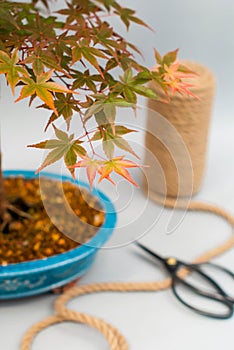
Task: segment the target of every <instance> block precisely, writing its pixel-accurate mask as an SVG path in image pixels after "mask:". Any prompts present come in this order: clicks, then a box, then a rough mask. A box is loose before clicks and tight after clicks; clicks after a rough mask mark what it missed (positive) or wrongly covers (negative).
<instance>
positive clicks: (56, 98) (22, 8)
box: [0, 0, 192, 223]
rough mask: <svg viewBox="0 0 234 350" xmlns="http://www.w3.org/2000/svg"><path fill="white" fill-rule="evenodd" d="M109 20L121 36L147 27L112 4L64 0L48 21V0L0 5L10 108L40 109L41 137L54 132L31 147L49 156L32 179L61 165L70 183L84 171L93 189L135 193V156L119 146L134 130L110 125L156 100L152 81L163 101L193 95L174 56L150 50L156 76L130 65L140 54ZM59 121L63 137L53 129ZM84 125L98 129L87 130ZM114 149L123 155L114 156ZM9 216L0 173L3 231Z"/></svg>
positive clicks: (1, 69)
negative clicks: (120, 114) (120, 112)
mask: <svg viewBox="0 0 234 350" xmlns="http://www.w3.org/2000/svg"><path fill="white" fill-rule="evenodd" d="M111 15H115V16H117V17H119V19H120V20H121V21H122V22H123V25H125V27H126V29H129V27H130V24H131V23H132V22H134V23H137V24H138V25H141V26H145V27H147V25H146V24H145V23H144V22H143V21H142V20H141V19H139V18H138V17H136V15H135V11H133V10H131V9H129V8H125V7H122V6H120V5H119V4H118V2H116V1H115V0H92V1H91V0H68V1H67V2H66V3H65V4H64V7H63V8H61V9H60V10H59V11H57V12H56V13H53V14H51V12H50V9H49V1H47V0H42V3H41V4H38V0H31V1H29V2H28V3H21V2H13V1H8V0H0V74H3V75H4V76H5V78H6V81H7V83H8V86H9V87H10V89H11V91H12V94H15V90H17V98H16V100H15V101H16V102H18V101H20V100H23V99H28V102H29V106H30V105H31V104H32V103H33V102H35V101H36V102H38V103H39V105H38V108H43V109H46V110H48V123H47V124H46V125H45V131H46V130H47V129H48V128H51V127H52V128H54V132H55V138H54V139H48V140H43V141H40V142H38V143H36V144H34V145H30V147H36V148H41V149H47V150H49V153H48V155H47V156H46V158H45V159H44V161H43V163H42V164H41V166H40V167H39V169H38V171H40V170H42V169H44V168H45V167H47V166H48V165H50V164H52V163H54V162H56V161H58V160H59V159H61V158H64V161H65V164H66V166H67V167H68V169H69V171H70V172H71V174H72V175H73V176H74V171H75V168H81V167H83V168H86V169H87V177H88V180H89V182H90V186H92V184H93V181H94V178H95V176H96V175H99V176H100V178H99V181H101V180H103V179H104V178H106V179H108V180H110V181H112V179H111V177H110V175H111V173H112V172H115V173H117V174H119V175H121V176H123V177H124V178H125V179H127V180H128V181H130V182H131V183H133V184H134V185H136V183H135V182H134V181H133V179H132V178H131V176H130V174H129V172H128V171H127V168H132V167H139V166H140V165H138V164H137V163H135V162H133V161H132V160H128V159H127V158H126V154H127V153H129V152H130V153H132V154H134V155H135V156H136V157H137V155H136V154H135V152H134V150H133V149H132V148H131V146H130V145H129V144H128V142H127V141H126V140H125V138H124V137H125V135H127V134H128V133H131V132H133V131H134V130H131V129H129V128H127V127H126V126H125V125H116V110H117V108H119V107H121V108H131V109H133V111H134V110H135V107H136V104H137V98H138V96H139V95H141V96H145V97H147V98H158V96H157V95H156V93H155V92H154V91H153V90H151V89H150V88H149V87H147V83H148V82H150V81H154V82H156V83H157V84H158V85H159V86H160V87H161V89H162V90H163V91H164V92H165V96H169V91H171V92H172V93H176V92H179V93H185V94H188V95H192V93H191V92H190V91H189V87H190V85H189V84H187V83H185V82H183V80H182V79H183V78H184V77H185V76H186V75H187V74H189V73H191V72H190V71H189V70H188V69H186V67H184V66H182V65H181V64H179V63H177V62H176V59H177V52H178V50H175V51H172V52H169V53H167V54H166V55H164V56H161V55H160V54H159V53H158V52H157V51H156V50H155V59H156V63H157V69H155V70H149V69H148V68H147V67H144V66H143V65H141V64H139V63H138V62H137V60H136V59H135V55H138V54H140V52H139V50H138V49H137V48H136V47H135V46H134V45H133V44H132V43H129V42H128V41H127V40H125V39H124V38H123V37H122V36H121V35H120V34H118V33H117V32H116V31H115V30H114V28H113V27H112V26H111V24H110V23H108V16H111ZM16 87H17V89H16ZM168 98H169V97H168ZM34 100H35V101H34ZM61 118H63V119H64V121H65V122H66V125H67V130H66V131H64V130H60V129H59V128H58V127H56V122H57V121H58V120H59V119H61ZM72 118H79V120H80V122H81V125H82V129H83V134H82V135H81V136H79V137H75V135H74V134H73V133H71V131H70V122H71V120H72ZM90 120H94V121H95V125H96V127H95V128H93V127H92V129H91V130H90V129H89V123H90ZM84 141H88V142H86V143H85V144H86V146H84ZM96 141H99V142H102V147H103V150H104V154H105V158H103V156H102V155H98V154H97V153H96V152H95V150H94V146H93V144H94V142H96ZM116 148H117V149H119V150H121V153H120V155H118V156H116V155H114V151H115V149H116ZM112 182H113V181H112ZM8 208H9V204H8V203H7V200H6V197H5V194H4V186H3V178H2V174H1V173H0V221H1V222H2V223H5V222H7V220H8V219H9V213H8Z"/></svg>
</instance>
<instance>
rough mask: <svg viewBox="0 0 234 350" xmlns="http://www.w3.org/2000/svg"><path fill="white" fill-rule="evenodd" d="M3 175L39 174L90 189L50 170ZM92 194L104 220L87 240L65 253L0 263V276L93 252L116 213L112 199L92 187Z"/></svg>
mask: <svg viewBox="0 0 234 350" xmlns="http://www.w3.org/2000/svg"><path fill="white" fill-rule="evenodd" d="M3 175H4V177H10V176H20V175H22V176H24V177H25V178H26V179H30V178H37V177H39V176H45V177H48V178H50V179H52V180H61V179H62V181H70V182H71V183H73V184H76V185H78V186H79V187H84V188H85V189H88V190H89V191H90V187H89V185H88V184H87V183H85V182H83V181H78V180H74V179H73V178H72V177H71V176H68V175H63V174H60V175H59V174H54V173H50V172H40V173H39V174H35V171H34V170H18V169H17V170H5V171H3ZM90 193H91V194H92V195H94V196H95V197H97V198H98V200H99V201H100V203H101V205H102V207H103V210H104V212H105V221H104V223H103V225H102V226H101V227H100V229H99V230H98V231H97V233H96V234H95V235H94V236H93V237H92V238H91V239H90V240H89V241H88V242H87V244H82V245H81V246H79V247H77V248H74V249H71V250H69V251H67V252H65V253H61V254H57V255H53V256H51V257H48V258H43V259H37V260H32V261H25V262H19V263H12V264H9V265H6V266H3V265H0V277H6V276H10V275H14V276H16V275H25V274H28V273H29V272H30V271H33V270H36V271H37V272H40V271H45V270H50V269H53V268H54V267H55V266H56V268H57V267H60V266H63V265H67V264H70V263H72V262H75V261H78V260H82V259H84V258H86V257H87V256H89V255H92V254H95V253H96V251H97V250H98V249H100V247H101V246H102V245H103V244H104V243H105V242H106V241H107V240H108V238H109V237H110V235H111V234H112V231H113V229H114V227H115V225H116V221H117V214H116V210H115V207H114V205H113V203H112V201H111V200H110V199H109V198H108V197H107V196H106V195H105V194H104V193H103V192H102V191H100V190H98V189H92V191H90Z"/></svg>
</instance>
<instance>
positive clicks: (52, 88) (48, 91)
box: [15, 70, 76, 115]
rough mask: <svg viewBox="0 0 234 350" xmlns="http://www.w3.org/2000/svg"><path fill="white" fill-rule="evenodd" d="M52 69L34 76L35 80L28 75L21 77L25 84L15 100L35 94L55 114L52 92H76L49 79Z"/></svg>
mask: <svg viewBox="0 0 234 350" xmlns="http://www.w3.org/2000/svg"><path fill="white" fill-rule="evenodd" d="M53 72H54V71H53V70H51V71H49V72H46V73H42V74H40V75H38V76H37V77H36V81H35V80H33V79H32V78H30V77H23V78H21V79H20V80H21V81H22V82H23V83H24V84H25V85H24V86H23V88H22V90H21V92H20V96H19V98H17V100H16V101H15V102H18V101H20V100H22V99H24V98H27V97H29V96H33V95H37V96H38V97H39V98H40V99H41V100H42V101H43V102H44V103H45V104H46V105H47V106H48V107H49V108H50V109H52V110H53V111H54V113H55V114H56V115H58V112H57V110H56V108H55V105H54V96H53V94H52V92H67V93H70V94H71V93H76V92H74V91H72V90H69V89H67V88H65V87H64V86H62V85H59V84H56V83H54V82H53V81H49V80H50V79H51V76H52V74H53Z"/></svg>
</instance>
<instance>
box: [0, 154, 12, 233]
mask: <svg viewBox="0 0 234 350" xmlns="http://www.w3.org/2000/svg"><path fill="white" fill-rule="evenodd" d="M10 219H11V215H10V214H9V212H8V201H7V198H6V194H5V190H4V183H3V174H2V154H1V152H0V230H1V231H3V230H4V228H5V226H6V225H7V223H8V222H9V221H10Z"/></svg>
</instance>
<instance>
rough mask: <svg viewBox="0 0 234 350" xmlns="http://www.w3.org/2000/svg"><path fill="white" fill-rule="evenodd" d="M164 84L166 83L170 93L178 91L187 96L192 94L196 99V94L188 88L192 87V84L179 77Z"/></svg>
mask: <svg viewBox="0 0 234 350" xmlns="http://www.w3.org/2000/svg"><path fill="white" fill-rule="evenodd" d="M166 84H168V86H169V88H170V89H171V92H172V94H176V93H177V92H178V93H181V94H185V95H187V96H192V97H195V98H197V99H198V96H197V95H195V94H193V93H192V91H191V90H190V89H191V88H192V87H194V84H189V83H186V82H184V81H181V80H179V79H175V80H173V81H170V82H168V83H166Z"/></svg>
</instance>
